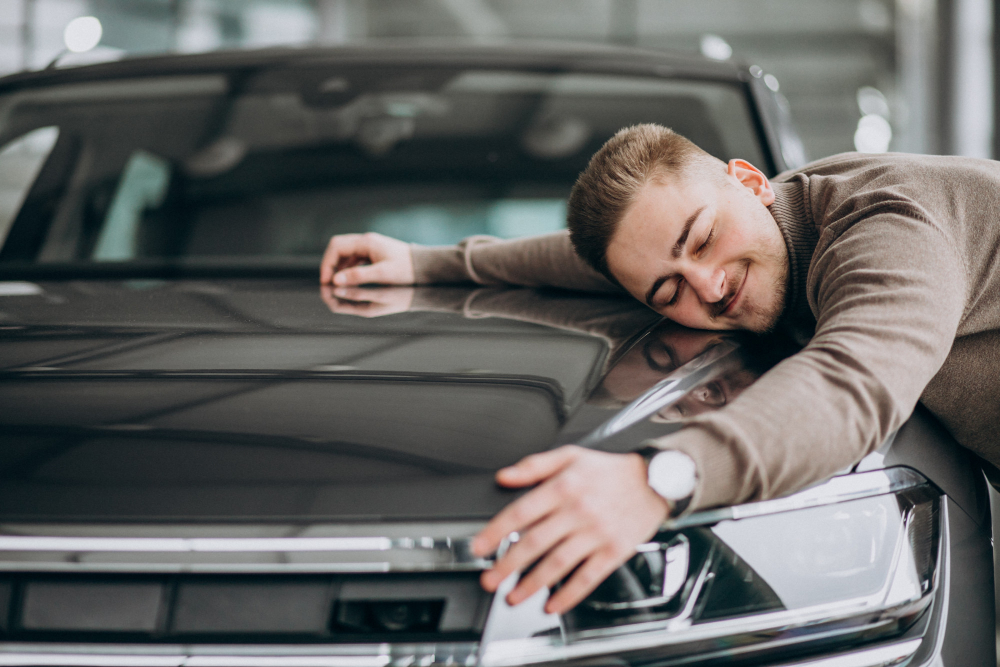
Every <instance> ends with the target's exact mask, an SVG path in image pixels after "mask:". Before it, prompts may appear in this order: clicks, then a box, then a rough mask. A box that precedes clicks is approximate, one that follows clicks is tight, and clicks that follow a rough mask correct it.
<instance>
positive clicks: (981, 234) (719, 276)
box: [321, 125, 1000, 612]
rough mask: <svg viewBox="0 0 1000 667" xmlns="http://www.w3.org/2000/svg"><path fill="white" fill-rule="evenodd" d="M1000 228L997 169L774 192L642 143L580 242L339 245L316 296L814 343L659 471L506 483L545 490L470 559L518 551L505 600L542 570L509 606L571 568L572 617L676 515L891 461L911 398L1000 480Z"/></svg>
mask: <svg viewBox="0 0 1000 667" xmlns="http://www.w3.org/2000/svg"><path fill="white" fill-rule="evenodd" d="M998 217H1000V164H998V163H996V162H992V161H986V160H974V159H966V158H953V157H933V156H913V155H898V154H897V155H892V154H890V155H860V154H845V155H838V156H834V157H831V158H827V159H824V160H820V161H818V162H814V163H812V164H809V165H807V166H805V167H803V168H802V169H799V170H795V171H791V172H786V173H784V174H781V175H779V176H778V177H776V178H775V179H774V181H773V182H772V181H769V180H768V179H767V178H766V177H765V176H764V174H762V173H761V172H760V171H759V170H758V169H756V168H755V167H754V166H753V165H750V164H749V163H747V162H744V161H742V160H731V161H730V162H729V163H728V164H726V163H723V162H721V161H719V160H717V159H715V158H713V157H711V156H709V155H708V154H707V153H705V152H704V151H701V150H700V149H699V148H698V147H696V146H695V145H694V144H692V143H691V142H689V141H687V140H686V139H684V138H683V137H680V136H679V135H677V134H675V133H673V132H671V131H670V130H668V129H666V128H663V127H659V126H655V125H640V126H635V127H631V128H627V129H625V130H622V131H621V132H619V133H618V134H617V135H616V136H615V137H613V138H612V139H611V140H609V141H608V143H607V144H605V145H604V147H603V148H601V150H600V151H598V153H597V154H596V155H595V156H594V157H593V159H592V160H591V162H590V164H589V165H588V167H587V169H586V170H585V171H584V173H583V174H581V176H580V178H579V180H578V181H577V183H576V185H575V186H574V188H573V191H572V193H571V196H570V200H569V214H568V225H569V234H568V235H567V234H553V235H547V236H542V237H534V238H530V239H521V240H515V241H497V240H495V239H486V238H482V237H480V238H472V239H467V240H466V241H464V242H463V243H462V244H460V245H459V246H457V247H454V248H423V247H417V246H414V247H412V248H411V247H410V246H408V245H406V244H402V243H400V242H398V241H392V240H391V239H386V238H385V237H378V236H371V235H364V236H359V235H348V236H345V237H335V238H333V239H331V241H330V245H329V247H328V249H327V253H326V256H325V257H324V260H323V265H322V267H321V280H322V281H323V282H324V283H326V282H332V283H333V284H334V285H335V286H349V285H356V284H361V283H366V282H381V283H411V282H443V281H459V280H471V281H475V282H479V283H483V284H492V283H511V284H519V285H552V286H558V287H569V288H576V289H598V290H609V289H616V288H623V289H624V290H626V291H627V292H628V293H629V294H631V295H632V296H634V297H635V298H637V299H639V300H640V301H642V302H644V303H646V304H647V305H649V306H650V307H651V308H653V309H654V310H656V311H657V312H658V313H660V314H662V315H664V316H666V317H668V318H670V319H672V320H674V321H676V322H678V323H680V324H684V325H686V326H689V327H696V328H705V329H748V330H750V331H756V332H763V331H767V330H769V329H772V328H774V327H776V326H788V327H790V328H792V329H793V330H795V331H798V332H800V333H801V338H802V340H803V341H805V340H807V339H808V344H806V345H805V347H804V348H803V349H802V351H800V352H799V353H797V354H795V355H793V356H792V357H790V358H788V359H786V360H785V361H783V362H782V363H780V364H779V365H778V366H776V367H775V368H774V369H772V370H771V371H769V372H768V373H766V374H765V375H764V376H763V377H762V378H761V379H760V380H759V381H757V382H756V383H755V384H754V385H752V386H751V387H750V388H749V389H748V390H747V391H746V392H745V393H744V394H743V395H742V396H740V397H739V399H738V400H736V401H734V402H733V403H731V404H730V405H728V406H726V407H725V408H724V409H722V410H719V411H716V412H713V413H709V414H705V415H699V416H697V417H693V418H691V419H688V420H686V421H685V422H684V424H685V427H684V428H683V429H681V430H680V431H678V432H676V433H675V434H672V435H670V436H667V437H665V438H663V439H661V440H660V441H658V442H656V443H654V444H655V446H656V447H657V448H659V449H662V450H664V451H665V453H661V454H659V455H657V456H654V457H652V458H651V463H650V466H649V471H648V472H647V469H646V466H645V461H644V460H643V458H641V457H640V456H638V455H635V454H627V455H613V454H605V453H601V452H594V451H589V450H582V449H579V448H572V447H570V448H562V449H558V450H554V451H552V452H546V453H544V454H540V455H536V456H532V457H528V458H526V459H525V460H524V461H522V462H520V463H519V464H517V465H515V466H513V467H512V468H508V469H505V470H501V471H500V472H499V473H498V480H499V481H500V483H502V484H505V485H510V486H525V485H530V484H539V486H538V488H536V489H534V490H532V491H531V492H530V493H528V494H526V495H525V496H523V497H522V498H521V499H519V500H518V501H516V502H514V503H512V504H511V505H510V506H509V507H507V508H506V509H505V510H504V511H503V512H501V513H500V514H498V515H497V516H496V517H495V518H494V519H493V520H492V521H491V522H490V523H489V525H487V527H486V528H485V529H484V530H483V531H482V532H481V533H480V535H479V536H478V537H477V542H476V544H475V546H476V549H477V551H479V552H480V553H489V552H491V551H492V550H494V549H495V548H496V547H497V545H498V544H499V543H500V540H501V539H502V538H503V537H504V536H505V535H507V534H508V533H510V532H511V531H519V532H520V534H521V540H520V541H519V542H518V543H517V544H516V545H515V546H514V547H513V548H511V549H510V550H509V551H508V552H507V554H506V555H505V556H504V557H503V558H501V559H500V560H499V561H498V562H497V564H496V566H495V567H494V569H492V570H490V571H488V572H486V573H484V575H483V584H484V586H486V588H487V589H491V590H493V589H495V588H496V586H497V585H498V584H499V583H500V581H501V580H502V579H503V578H504V577H506V576H507V575H509V574H510V573H512V572H515V571H520V570H521V569H523V568H525V567H527V566H528V565H529V564H530V563H532V562H534V561H536V560H538V559H540V560H539V563H538V565H536V566H535V567H534V568H533V569H532V570H531V572H530V573H529V574H528V575H527V576H525V577H524V578H523V579H522V580H521V582H520V583H519V584H518V586H517V587H516V588H515V589H514V590H513V591H512V592H511V594H510V595H509V596H508V599H509V601H510V602H511V603H517V602H520V601H521V600H523V599H525V598H526V597H528V596H529V595H531V594H532V593H534V592H535V591H536V590H538V589H540V588H541V587H543V586H551V585H552V584H554V583H555V582H557V581H559V580H560V579H562V578H563V577H564V576H565V575H566V574H568V573H570V572H572V571H573V570H574V568H576V570H575V572H574V573H573V576H572V577H570V579H569V580H568V581H567V583H566V584H565V585H564V586H563V587H562V588H561V589H560V590H559V591H558V592H557V593H556V594H555V595H553V596H552V598H551V599H550V600H549V602H548V609H549V610H550V611H555V612H560V611H564V610H566V609H568V608H569V607H572V606H573V605H574V604H576V603H577V602H578V601H579V600H581V599H582V598H583V597H584V596H585V595H586V594H587V593H588V592H589V591H590V590H592V589H593V587H594V586H596V585H597V584H598V583H600V581H601V580H603V578H604V577H605V576H607V574H608V573H610V572H611V571H612V570H613V569H614V568H615V567H617V566H618V565H619V564H620V563H622V562H624V560H625V559H627V558H628V557H629V556H630V555H631V553H632V549H634V547H635V545H637V544H639V543H640V542H642V541H643V540H645V539H648V537H649V536H651V535H652V534H653V533H654V532H655V530H656V527H657V526H658V525H659V523H660V522H661V521H662V520H663V518H664V517H666V516H668V515H671V514H677V513H678V512H679V511H683V510H685V508H686V509H687V510H688V511H690V510H691V509H701V508H706V507H711V506H715V505H722V504H733V503H740V502H747V501H752V500H761V499H766V498H771V497H774V496H777V495H782V494H786V493H789V492H791V491H794V490H796V489H798V488H801V487H803V486H806V485H808V484H810V483H813V482H815V481H818V480H821V479H823V478H825V477H828V476H830V475H831V474H833V473H834V472H836V471H837V470H840V469H842V468H844V467H846V466H848V465H850V464H851V463H853V462H855V461H857V460H859V459H860V458H862V457H863V456H864V455H866V454H867V453H868V452H870V451H872V450H873V449H875V448H876V447H878V445H879V444H880V443H882V442H883V441H884V440H885V438H886V437H887V436H888V435H889V434H890V433H891V432H892V431H894V430H895V429H897V428H898V427H899V426H900V425H902V423H903V422H904V421H905V420H906V418H907V417H908V416H909V415H910V413H911V412H912V410H913V408H914V406H915V405H916V402H917V401H918V400H922V401H923V402H924V404H925V405H926V406H927V407H928V408H929V409H930V410H931V411H933V412H934V413H935V414H936V415H937V416H938V417H939V418H940V419H941V421H942V422H943V423H944V424H945V425H946V426H947V427H948V428H949V429H950V430H951V432H952V433H953V434H954V436H955V438H956V439H957V440H958V441H959V442H960V443H961V444H963V445H964V446H966V447H968V448H969V449H971V450H973V451H975V452H976V453H978V454H979V455H981V456H983V457H984V458H986V459H987V460H989V461H991V462H993V463H997V462H1000V448H998V444H996V443H994V442H993V440H994V435H993V434H994V433H995V432H996V430H997V428H998V427H1000V398H998V397H1000V253H998V250H1000V222H998ZM574 250H575V252H574ZM581 258H582V259H581ZM362 262H371V264H370V265H367V266H361V265H359V264H361V263H362ZM341 289H342V287H341ZM661 457H662V458H661ZM647 458H649V457H648V456H647ZM658 460H659V463H660V464H662V463H664V462H667V461H669V463H670V467H672V468H673V470H674V474H673V477H674V478H675V479H673V480H672V483H673V486H674V487H675V490H674V491H670V490H667V491H663V488H665V487H660V488H661V493H660V494H658V493H656V492H654V491H653V490H652V488H651V487H650V486H649V484H647V483H644V482H646V480H647V479H648V480H650V481H651V482H653V481H655V480H654V478H653V472H654V467H655V468H656V470H657V471H658V474H662V471H663V470H664V466H663V465H658ZM692 462H693V465H691V464H692ZM685 469H690V470H693V471H696V477H695V476H694V473H693V472H689V473H688V477H689V478H690V482H691V483H690V485H689V486H691V487H693V492H692V493H691V494H690V495H689V496H687V497H684V496H678V495H677V493H676V488H677V484H676V481H677V480H676V478H677V476H678V475H680V473H677V472H676V471H677V470H681V471H683V470H685ZM668 472H669V470H668ZM647 475H649V477H647ZM680 476H681V477H683V475H680ZM668 477H669V475H668ZM667 486H669V484H668V485H667ZM681 486H684V485H683V484H681Z"/></svg>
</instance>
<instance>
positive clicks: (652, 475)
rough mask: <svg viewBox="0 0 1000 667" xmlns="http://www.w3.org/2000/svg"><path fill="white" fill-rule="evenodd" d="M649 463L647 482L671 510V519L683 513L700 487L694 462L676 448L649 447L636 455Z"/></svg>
mask: <svg viewBox="0 0 1000 667" xmlns="http://www.w3.org/2000/svg"><path fill="white" fill-rule="evenodd" d="M636 453H637V454H639V455H640V456H642V458H643V459H645V460H646V482H647V483H648V484H649V488H651V489H653V491H655V492H656V494H657V495H658V496H660V497H661V498H663V499H664V500H666V501H667V505H668V506H669V507H670V514H669V517H668V518H671V519H673V518H675V517H678V516H680V515H681V514H683V512H684V510H686V509H687V508H688V505H690V504H691V499H692V498H693V497H694V490H695V488H696V487H697V486H698V466H697V465H696V464H695V462H694V459H692V458H691V457H690V456H688V455H687V454H685V453H684V452H679V451H677V450H676V449H661V448H659V447H655V446H647V447H643V448H642V449H640V450H638V451H637V452H636Z"/></svg>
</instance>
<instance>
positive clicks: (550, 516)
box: [472, 445, 669, 614]
mask: <svg viewBox="0 0 1000 667" xmlns="http://www.w3.org/2000/svg"><path fill="white" fill-rule="evenodd" d="M497 481H498V482H499V483H500V484H502V485H503V486H509V487H521V486H529V485H532V484H538V483H540V482H541V485H540V486H539V487H538V488H536V489H533V490H532V491H531V492H529V493H527V494H525V495H524V496H522V497H521V498H519V499H518V500H516V501H515V502H513V503H511V504H510V505H508V506H507V507H506V508H504V509H503V511H501V512H500V513H499V514H497V515H496V516H495V517H493V520H492V521H490V522H489V524H487V525H486V527H485V528H483V530H482V531H480V533H479V534H478V535H477V536H476V538H475V539H474V540H473V542H472V550H473V552H474V553H475V554H476V555H478V556H486V555H488V554H491V553H493V552H495V551H496V550H497V547H499V546H500V542H501V541H502V540H503V539H504V538H505V537H507V535H509V534H510V533H512V532H514V531H517V532H518V533H520V539H519V540H518V541H517V542H516V543H514V544H513V545H512V546H511V548H510V549H508V550H507V553H505V554H504V556H503V557H502V558H500V559H499V560H498V561H497V562H496V563H495V564H494V566H493V568H492V569H490V570H487V571H486V572H484V573H483V575H482V578H481V582H482V585H483V588H485V589H486V590H488V591H491V592H492V591H495V590H496V589H497V586H499V585H500V582H502V581H503V580H504V579H506V578H507V576H508V575H510V574H511V573H512V572H515V571H517V572H523V571H524V569H525V568H527V567H528V566H529V565H531V564H532V563H534V562H535V561H538V562H537V564H536V565H535V566H534V568H532V570H531V571H530V572H529V573H528V574H526V575H525V576H524V577H523V578H522V579H521V580H520V581H519V582H518V584H517V587H516V588H514V590H512V591H511V592H510V594H509V595H508V596H507V602H508V603H509V604H512V605H516V604H518V603H520V602H523V601H524V600H526V599H528V598H529V597H531V595H533V594H534V593H535V592H536V591H538V590H539V589H540V588H541V587H543V586H550V587H551V586H552V585H554V584H555V583H557V582H558V581H560V580H562V579H563V577H565V576H566V575H567V574H569V573H570V572H573V570H574V568H575V569H576V572H575V573H574V574H573V576H572V577H570V579H569V580H568V581H567V582H566V583H565V584H564V585H563V586H562V588H560V589H559V591H558V592H557V593H556V594H555V595H553V596H552V597H551V598H549V601H548V603H547V604H546V605H545V610H546V611H547V612H549V613H553V614H561V613H563V612H565V611H567V610H569V609H572V608H573V607H575V606H576V605H577V603H579V602H580V601H581V600H583V599H584V598H585V597H587V595H588V594H589V593H590V592H591V591H593V590H594V589H595V588H596V587H597V586H598V584H600V583H601V582H602V581H604V579H605V578H607V576H608V575H609V574H611V573H612V572H613V571H614V570H615V569H616V568H618V567H619V566H620V565H622V564H623V563H624V562H625V561H627V560H628V559H629V558H631V557H632V556H633V555H635V548H636V546H638V545H639V544H642V543H643V542H646V541H647V540H649V538H651V537H652V536H653V535H655V534H656V531H657V528H659V526H660V524H661V523H663V521H664V519H666V517H667V513H668V510H669V508H668V507H667V503H666V501H665V500H663V498H661V497H660V496H658V495H656V493H654V492H653V490H652V489H650V488H649V486H648V484H647V483H646V464H645V462H644V461H643V460H642V457H640V456H639V455H638V454H608V453H606V452H598V451H594V450H590V449H584V448H582V447H577V446H575V445H567V446H565V447H560V448H559V449H555V450H553V451H551V452H544V453H542V454H535V455H532V456H527V457H525V458H524V459H522V460H521V461H520V462H518V463H517V464H515V465H513V466H510V467H509V468H504V469H502V470H500V471H499V472H498V473H497ZM577 566H579V567H577Z"/></svg>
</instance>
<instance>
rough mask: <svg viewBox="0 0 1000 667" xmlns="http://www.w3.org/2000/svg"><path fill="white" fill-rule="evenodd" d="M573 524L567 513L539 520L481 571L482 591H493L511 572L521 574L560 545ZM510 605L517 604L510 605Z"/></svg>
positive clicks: (558, 513) (570, 516) (559, 513)
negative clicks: (495, 560) (491, 564)
mask: <svg viewBox="0 0 1000 667" xmlns="http://www.w3.org/2000/svg"><path fill="white" fill-rule="evenodd" d="M574 525H575V522H574V521H573V517H572V515H571V514H569V513H567V512H557V513H555V514H551V515H549V516H548V517H546V518H544V519H543V520H542V521H539V522H538V523H537V524H535V525H534V526H532V527H531V528H530V529H529V530H528V531H527V532H525V533H523V534H522V535H521V539H519V540H518V541H517V542H516V543H515V544H514V545H513V546H511V548H510V549H508V550H507V553H505V554H504V555H503V558H501V559H500V560H498V561H497V562H496V563H495V564H494V565H493V567H492V568H491V569H489V570H487V571H485V572H483V575H482V577H480V582H481V583H482V585H483V588H485V589H486V590H496V588H497V586H499V585H500V582H502V581H503V580H504V579H506V578H507V576H508V575H509V574H510V573H511V572H521V571H523V570H524V569H525V568H527V567H528V566H529V565H531V564H532V563H534V562H535V561H536V560H538V559H539V558H540V557H541V556H542V555H543V554H545V553H546V552H548V551H550V550H551V549H552V547H553V546H555V545H556V544H558V543H559V542H561V541H562V540H563V539H564V538H565V537H566V536H567V535H568V534H569V533H570V531H571V530H572V529H573V527H574ZM536 590H537V587H536ZM525 597H527V596H525ZM511 604H517V603H515V602H512V603H511Z"/></svg>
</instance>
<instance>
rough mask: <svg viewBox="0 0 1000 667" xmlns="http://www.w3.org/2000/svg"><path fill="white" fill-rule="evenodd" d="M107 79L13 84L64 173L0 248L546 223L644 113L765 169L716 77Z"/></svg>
mask: <svg viewBox="0 0 1000 667" xmlns="http://www.w3.org/2000/svg"><path fill="white" fill-rule="evenodd" d="M217 78H218V77H217ZM112 83H113V84H114V85H111V84H112ZM103 85H104V88H103V89H102V88H100V87H94V86H91V88H93V90H91V89H87V90H88V92H87V94H86V95H84V96H83V97H81V96H80V94H68V93H67V94H62V95H60V94H59V91H58V89H57V90H55V91H53V90H48V91H45V92H44V94H42V93H38V94H37V95H36V97H35V98H32V97H31V96H30V95H26V94H24V93H21V94H20V95H21V98H20V99H21V101H20V103H19V105H17V106H16V107H15V108H14V111H13V113H12V114H11V115H12V116H13V118H14V119H15V120H18V121H20V122H24V121H25V120H26V118H30V119H32V120H33V121H34V122H36V123H39V122H47V123H50V124H53V125H55V124H58V125H59V127H60V128H61V131H62V132H63V133H64V135H65V137H66V146H67V148H66V150H65V151H63V153H66V155H68V157H65V156H64V159H65V160H66V161H67V164H68V165H69V166H68V167H67V168H66V169H65V170H64V172H65V173H64V175H63V179H64V181H65V182H66V183H72V184H73V186H72V187H63V188H62V189H58V188H56V190H57V191H58V196H54V197H53V196H52V195H51V194H49V195H47V196H48V197H49V199H53V200H54V205H50V206H47V207H36V208H37V209H38V210H37V211H35V210H34V209H33V210H30V211H27V213H26V214H25V215H22V216H20V218H21V219H19V220H18V223H17V224H18V225H24V226H25V227H29V226H33V227H34V230H35V231H33V232H32V233H31V234H19V238H28V239H37V241H36V242H35V245H33V246H32V245H30V244H27V245H26V244H25V243H21V244H20V247H19V248H18V250H17V252H14V251H13V250H11V249H8V248H3V249H2V250H0V261H8V262H9V261H44V262H66V261H93V262H122V261H130V260H157V261H164V260H165V261H192V260H193V261H197V260H201V259H207V260H212V261H217V260H219V259H220V258H221V259H225V260H229V261H237V262H240V261H246V260H251V259H252V260H253V261H261V260H264V261H269V260H281V261H284V260H299V261H302V262H303V263H315V261H316V260H317V259H318V257H319V255H320V254H321V253H322V250H323V248H324V246H325V244H326V241H327V240H328V239H329V237H330V236H331V235H333V234H338V233H346V232H365V231H377V232H381V233H384V234H388V235H391V236H394V237H397V238H401V239H403V240H406V241H412V242H419V243H428V244H446V243H454V242H455V241H458V240H459V239H461V238H462V237H465V236H468V235H471V234H492V235H496V236H500V237H503V238H511V237H516V236H523V235H527V234H534V233H542V232H548V231H554V230H557V229H560V228H562V227H563V226H564V225H565V215H566V198H567V196H568V194H569V190H570V188H571V187H572V184H573V182H574V181H575V179H576V176H577V175H578V174H579V173H580V171H582V170H583V168H585V166H586V164H587V161H588V160H589V158H590V156H591V155H592V154H593V153H594V151H596V150H597V148H599V147H600V146H601V144H603V143H604V141H606V140H607V139H608V138H609V137H610V136H612V135H613V134H614V133H615V132H616V131H618V130H619V129H621V128H622V127H626V126H628V125H633V124H636V123H641V122H657V123H660V124H663V125H667V126H670V127H672V128H674V129H675V130H677V131H678V132H680V133H682V134H684V135H685V136H687V137H689V138H690V139H692V140H693V141H695V142H696V143H698V144H699V145H700V146H702V147H703V148H705V149H706V150H707V151H709V152H710V153H712V154H714V155H716V156H718V157H720V158H722V159H729V158H731V157H742V158H745V159H748V160H750V161H751V162H755V163H757V164H762V165H763V164H765V162H764V157H763V153H762V149H761V145H760V138H759V136H758V134H757V131H756V130H755V125H754V124H753V122H752V119H751V113H750V110H749V108H748V107H747V103H746V100H745V91H744V89H743V88H742V87H740V86H739V85H737V84H734V83H728V82H718V81H693V80H683V81H682V80H670V79H664V78H654V77H642V76H617V75H606V74H587V73H551V72H538V71H513V70H485V69H483V70H468V69H462V68H454V67H431V66H427V67H415V66H413V67H404V66H395V67H390V66H385V67H381V68H373V67H360V66H356V67H346V66H345V67H337V68H335V67H332V66H323V67H320V66H311V67H280V68H263V69H262V70H261V71H259V72H258V73H256V74H253V75H250V76H248V77H247V78H246V79H245V80H243V81H241V82H240V84H239V85H238V86H236V85H217V84H216V85H211V86H209V85H202V84H199V85H194V84H191V83H190V82H189V83H188V84H185V85H181V84H180V83H178V84H176V85H173V87H172V88H171V87H170V86H167V87H166V88H167V89H168V92H167V93H163V92H162V90H161V89H160V88H158V87H156V86H152V85H151V84H150V82H149V81H146V80H140V81H137V82H134V83H131V84H130V82H128V81H119V82H111V83H108V84H103ZM130 85H131V86H133V87H134V90H132V89H131V88H130ZM185 86H186V87H185ZM101 90H104V91H105V92H104V94H101ZM156 91H159V92H156ZM0 101H2V100H0ZM56 152H59V151H56ZM53 159H54V158H53ZM29 200H30V194H29ZM25 208H26V210H27V207H25ZM29 214H30V215H29Z"/></svg>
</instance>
